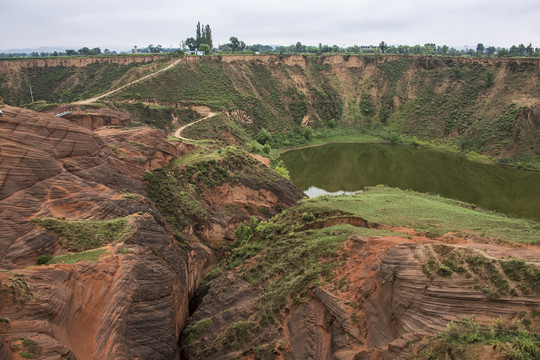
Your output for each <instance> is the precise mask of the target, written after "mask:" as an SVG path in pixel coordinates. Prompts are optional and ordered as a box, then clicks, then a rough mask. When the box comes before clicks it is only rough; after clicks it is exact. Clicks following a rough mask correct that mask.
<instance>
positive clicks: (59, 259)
mask: <svg viewBox="0 0 540 360" xmlns="http://www.w3.org/2000/svg"><path fill="white" fill-rule="evenodd" d="M105 254H107V250H105V249H97V250H90V251H84V252H79V253H74V254H65V255H58V256H54V257H53V258H52V259H51V260H49V262H48V264H75V263H77V262H79V261H88V262H97V261H98V260H99V259H100V258H101V257H102V256H103V255H105Z"/></svg>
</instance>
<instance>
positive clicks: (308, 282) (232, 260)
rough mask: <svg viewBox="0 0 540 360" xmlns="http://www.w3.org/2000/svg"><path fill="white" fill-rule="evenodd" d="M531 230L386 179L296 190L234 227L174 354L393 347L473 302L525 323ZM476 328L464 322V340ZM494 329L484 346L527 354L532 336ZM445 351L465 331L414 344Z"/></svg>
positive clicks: (389, 350) (487, 316)
mask: <svg viewBox="0 0 540 360" xmlns="http://www.w3.org/2000/svg"><path fill="white" fill-rule="evenodd" d="M539 235H540V233H539V229H538V224H537V223H533V222H527V221H518V220H513V219H508V218H504V217H501V216H498V215H494V214H488V213H483V212H480V211H478V210H475V209H473V208H471V207H470V206H469V205H467V204H464V203H460V202H456V201H452V200H447V199H443V198H439V197H434V196H429V195H423V194H417V193H413V192H405V191H401V190H397V189H389V188H370V189H366V191H365V192H364V193H360V194H357V195H354V196H339V197H325V198H319V199H306V200H302V202H301V203H300V204H299V205H298V206H296V207H293V208H290V209H288V210H286V211H284V212H282V213H281V214H280V215H278V216H276V217H274V218H273V219H272V220H270V221H269V222H261V223H257V222H253V221H250V222H249V224H245V225H242V226H240V227H239V230H238V231H237V241H236V243H235V245H236V246H237V247H236V248H235V249H234V250H232V251H231V253H230V255H229V257H228V259H227V261H224V262H222V263H221V264H220V265H219V266H218V267H216V268H215V269H214V270H212V271H211V272H210V273H209V275H208V276H207V278H206V279H205V280H206V282H208V285H206V286H203V287H202V288H201V289H200V290H199V291H201V292H204V293H207V295H206V296H205V297H204V299H203V300H202V302H201V304H200V306H199V307H198V309H197V311H196V312H195V313H194V314H193V316H192V317H191V318H190V321H189V325H188V327H187V328H186V330H184V334H183V336H182V345H183V355H184V356H185V357H186V358H187V359H198V358H204V359H228V358H231V357H234V358H239V359H253V358H256V359H262V358H264V359H266V358H269V359H308V358H318V359H336V358H337V359H394V358H399V357H400V356H403V355H405V354H406V353H407V352H410V351H411V350H412V349H413V346H415V344H417V343H418V342H420V341H423V339H424V340H425V338H429V337H431V336H433V335H434V334H436V333H438V332H440V331H442V330H444V329H446V325H447V324H448V323H449V322H450V321H452V320H454V321H457V320H459V319H462V318H463V317H469V318H470V317H474V316H475V317H476V319H477V320H479V321H481V322H483V323H493V322H494V321H495V320H497V319H498V318H499V317H502V318H503V319H506V321H508V320H509V319H517V318H519V319H521V320H522V321H523V324H525V325H520V326H522V327H523V328H522V331H521V333H522V334H525V333H526V332H527V331H529V332H530V333H532V334H534V333H535V332H537V325H538V321H539V318H538V311H537V309H538V306H539V305H540V300H539V299H540V298H539V297H538V294H540V267H538V264H537V263H536V262H537V261H538V259H539V258H540V251H539V249H538V247H537V246H530V245H528V244H527V243H535V244H538V239H539V238H538V236H539ZM495 240H496V241H497V242H498V244H497V243H496V242H495ZM516 242H522V244H518V243H516ZM516 324H517V323H516ZM516 324H515V325H514V327H516V326H517V325H516ZM520 324H521V323H520ZM478 327H479V325H478ZM500 328H501V329H502V322H501V323H500ZM527 329H528V330H527ZM510 332H511V331H510V329H509V330H508V334H510ZM472 336H474V335H472ZM483 339H484V338H481V337H480V330H478V331H477V337H476V338H474V339H472V340H470V341H471V343H478V344H482V341H483ZM508 339H510V337H507V338H506V340H505V339H504V338H503V339H502V340H501V341H500V343H499V350H497V352H499V353H500V352H502V353H504V351H505V350H504V349H505V348H506V349H507V350H508V351H513V353H514V354H518V355H523V356H526V355H527V354H528V356H529V357H523V358H534V355H535V354H536V352H535V350H534V349H535V347H537V346H538V345H539V342H540V339H536V340H534V336H533V339H532V340H531V341H532V343H531V346H523V347H520V348H519V349H515V348H514V350H512V349H511V347H512V346H513V345H515V344H512V343H510V344H508V343H507V342H508V341H511V340H508ZM460 349H461V350H460ZM456 351H461V353H463V354H465V353H467V351H469V349H468V343H465V344H464V345H463V346H461V348H458V346H457V345H454V346H452V345H451V344H448V346H447V347H445V348H443V349H440V350H439V351H438V352H435V353H433V352H432V356H431V357H429V356H427V357H426V358H431V359H435V358H436V359H446V358H447V357H446V356H447V352H448V354H453V353H455V352H456ZM488 353H490V354H492V353H494V352H488ZM450 356H451V355H450ZM516 356H517V355H516ZM531 356H532V357H531ZM466 358H468V357H466ZM518 358H519V357H518Z"/></svg>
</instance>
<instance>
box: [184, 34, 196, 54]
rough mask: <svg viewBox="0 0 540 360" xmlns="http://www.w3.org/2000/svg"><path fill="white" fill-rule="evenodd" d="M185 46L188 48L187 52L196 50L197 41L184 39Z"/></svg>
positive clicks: (190, 38)
mask: <svg viewBox="0 0 540 360" xmlns="http://www.w3.org/2000/svg"><path fill="white" fill-rule="evenodd" d="M186 46H187V47H188V48H189V50H191V51H194V50H195V49H196V48H197V41H196V40H195V39H194V38H192V37H189V38H187V39H186Z"/></svg>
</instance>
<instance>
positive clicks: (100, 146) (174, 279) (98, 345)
mask: <svg viewBox="0 0 540 360" xmlns="http://www.w3.org/2000/svg"><path fill="white" fill-rule="evenodd" d="M2 110H3V112H4V115H3V117H1V118H0V143H1V145H0V154H1V158H0V164H1V165H0V233H1V234H2V237H1V238H0V267H1V268H2V269H3V270H4V271H3V272H1V273H0V281H1V283H2V290H3V291H2V292H1V293H0V320H1V322H0V337H1V338H2V341H0V358H2V359H17V358H19V357H18V356H19V355H18V354H19V353H20V352H21V351H22V350H24V349H22V350H21V346H22V345H20V344H19V342H21V341H20V340H16V339H21V338H24V339H28V340H31V341H34V342H35V343H37V345H38V347H39V358H67V359H119V358H122V359H133V358H139V359H175V358H178V356H179V355H178V354H179V349H178V340H179V337H180V333H181V331H182V329H183V328H184V325H185V323H186V321H187V317H188V310H189V300H190V298H191V297H192V296H193V295H194V293H195V289H196V287H197V286H198V283H199V281H200V279H201V277H202V276H203V275H204V273H205V272H206V271H208V269H209V268H210V267H211V266H212V265H213V264H215V262H216V258H215V255H214V254H213V253H212V252H211V251H210V250H209V249H208V248H207V247H206V246H205V245H203V244H202V243H200V242H199V241H198V239H197V238H196V237H193V236H191V237H188V239H189V241H190V244H184V245H181V244H180V243H179V242H178V240H177V238H176V237H175V236H174V235H172V232H171V230H170V228H169V225H168V224H167V222H166V220H165V219H164V218H163V217H162V216H161V215H160V213H159V211H158V210H157V209H156V208H155V207H154V205H153V204H152V203H151V202H150V200H149V198H148V193H147V188H146V185H145V183H144V181H143V175H144V172H145V171H147V170H148V171H151V170H154V169H156V168H160V167H164V166H167V165H168V164H169V161H170V160H171V159H172V158H174V157H178V156H181V154H182V153H184V152H185V151H187V150H188V149H187V148H186V147H184V146H183V145H173V144H171V143H169V142H167V140H166V136H165V134H164V133H163V132H162V131H160V130H154V129H150V128H147V127H143V128H139V129H129V130H124V129H115V128H100V129H99V130H97V131H96V132H92V131H91V130H90V129H87V128H84V127H81V126H78V125H75V124H73V123H72V122H70V121H69V120H66V119H62V118H57V117H54V116H52V115H46V114H39V113H36V112H33V111H30V110H23V109H19V108H15V107H9V106H7V107H4V108H3V109H2ZM96 116H97V115H96ZM106 116H109V115H106ZM106 116H105V121H106ZM83 117H84V116H83ZM96 119H97V117H96ZM96 119H91V123H90V122H88V125H89V126H88V127H89V128H95V127H97V126H96V121H97V122H99V121H101V120H96ZM102 120H103V119H102ZM105 121H104V122H103V123H102V124H103V125H105V124H106V122H105ZM81 123H85V121H82V122H81ZM120 124H123V123H122V122H120ZM100 125H101V124H100ZM261 166H262V165H261ZM231 191H232V194H231V195H230V196H229V197H226V198H224V199H222V201H221V202H220V205H221V206H225V205H226V202H228V201H230V202H231V203H234V202H235V201H244V200H245V199H244V198H245V196H244V197H243V195H234V192H235V191H240V192H242V191H244V189H242V188H233V189H232V190H231ZM126 193H128V194H130V195H129V196H127V197H126V196H122V194H126ZM267 196H268V198H261V199H260V201H259V202H258V205H260V206H263V207H264V206H266V207H272V206H274V205H276V204H277V203H281V201H280V200H279V199H278V198H276V196H275V195H273V194H271V193H268V195H267ZM297 196H298V195H297ZM213 201H215V200H212V202H213ZM218 202H219V201H218ZM126 216H127V219H128V223H129V227H130V232H129V234H128V236H127V238H126V239H125V240H123V241H122V242H120V243H112V244H109V245H107V246H105V247H103V249H104V250H105V253H104V254H103V255H102V256H101V258H100V260H99V261H98V262H95V263H91V262H88V261H81V262H77V263H75V264H54V265H49V266H45V265H42V266H31V265H35V264H36V259H37V257H38V256H39V255H40V254H52V255H57V254H62V253H66V250H65V249H63V248H62V246H61V245H60V243H59V239H58V237H57V236H56V235H54V234H53V233H51V232H48V231H46V230H43V229H41V228H39V227H37V226H35V225H34V224H33V223H32V221H31V220H32V219H33V218H42V217H57V218H59V217H65V218H67V219H94V220H103V219H115V218H119V217H126ZM234 225H235V223H234V222H233V223H226V222H225V223H222V225H221V226H223V228H222V229H219V224H218V226H217V227H215V232H216V233H227V232H230V231H231V229H230V227H231V226H234ZM17 279H23V280H17ZM16 281H20V282H18V283H17V284H16V285H17V286H15V287H16V288H17V289H18V290H17V291H19V290H20V292H18V293H17V294H16V295H14V296H12V295H11V293H10V290H9V289H10V288H9V286H10V285H13V284H14V282H16ZM24 284H26V285H24Z"/></svg>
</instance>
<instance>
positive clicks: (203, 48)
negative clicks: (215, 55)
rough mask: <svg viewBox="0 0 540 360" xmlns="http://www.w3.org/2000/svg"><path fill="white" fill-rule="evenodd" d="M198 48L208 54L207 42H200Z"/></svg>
mask: <svg viewBox="0 0 540 360" xmlns="http://www.w3.org/2000/svg"><path fill="white" fill-rule="evenodd" d="M199 50H201V51H204V53H205V54H210V50H211V49H210V46H209V45H208V44H201V46H199Z"/></svg>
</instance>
